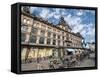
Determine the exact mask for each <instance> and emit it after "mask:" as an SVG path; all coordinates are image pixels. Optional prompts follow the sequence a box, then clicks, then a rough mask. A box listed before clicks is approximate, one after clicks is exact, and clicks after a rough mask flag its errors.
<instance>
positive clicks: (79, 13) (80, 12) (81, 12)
mask: <svg viewBox="0 0 100 77" xmlns="http://www.w3.org/2000/svg"><path fill="white" fill-rule="evenodd" d="M83 13H84V12H83V11H82V10H80V11H79V12H77V14H76V15H77V16H81V15H83Z"/></svg>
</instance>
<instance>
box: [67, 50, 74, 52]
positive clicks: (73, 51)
mask: <svg viewBox="0 0 100 77" xmlns="http://www.w3.org/2000/svg"><path fill="white" fill-rule="evenodd" d="M67 50H68V51H70V52H75V49H67Z"/></svg>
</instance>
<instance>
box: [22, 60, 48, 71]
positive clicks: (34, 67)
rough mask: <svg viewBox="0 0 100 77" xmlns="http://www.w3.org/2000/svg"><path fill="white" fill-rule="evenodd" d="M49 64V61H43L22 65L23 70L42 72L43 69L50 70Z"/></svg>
mask: <svg viewBox="0 0 100 77" xmlns="http://www.w3.org/2000/svg"><path fill="white" fill-rule="evenodd" d="M48 63H49V62H48V61H41V62H40V63H26V64H22V65H21V66H22V67H21V69H22V70H38V69H39V70H42V69H49V64H48Z"/></svg>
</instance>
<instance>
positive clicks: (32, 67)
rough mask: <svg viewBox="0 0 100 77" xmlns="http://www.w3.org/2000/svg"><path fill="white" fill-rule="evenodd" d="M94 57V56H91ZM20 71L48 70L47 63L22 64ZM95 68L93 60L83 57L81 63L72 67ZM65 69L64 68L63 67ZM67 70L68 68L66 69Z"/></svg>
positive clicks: (46, 61)
mask: <svg viewBox="0 0 100 77" xmlns="http://www.w3.org/2000/svg"><path fill="white" fill-rule="evenodd" d="M91 55H92V56H94V54H91ZM21 66H22V68H21V69H22V70H43V69H49V61H48V60H45V61H41V62H40V63H26V64H22V65H21ZM93 66H95V61H94V59H93V58H88V57H85V58H84V59H83V60H82V61H80V62H78V63H77V64H76V65H75V66H73V67H72V68H74V67H93ZM65 68H66V67H65ZM67 68H68V67H67Z"/></svg>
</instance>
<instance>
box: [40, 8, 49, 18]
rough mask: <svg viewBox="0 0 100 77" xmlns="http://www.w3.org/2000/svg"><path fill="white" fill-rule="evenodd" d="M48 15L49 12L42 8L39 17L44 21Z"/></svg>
mask: <svg viewBox="0 0 100 77" xmlns="http://www.w3.org/2000/svg"><path fill="white" fill-rule="evenodd" d="M48 15H49V10H48V9H47V8H42V11H41V13H40V16H41V17H42V18H44V19H46V18H47V16H48Z"/></svg>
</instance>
